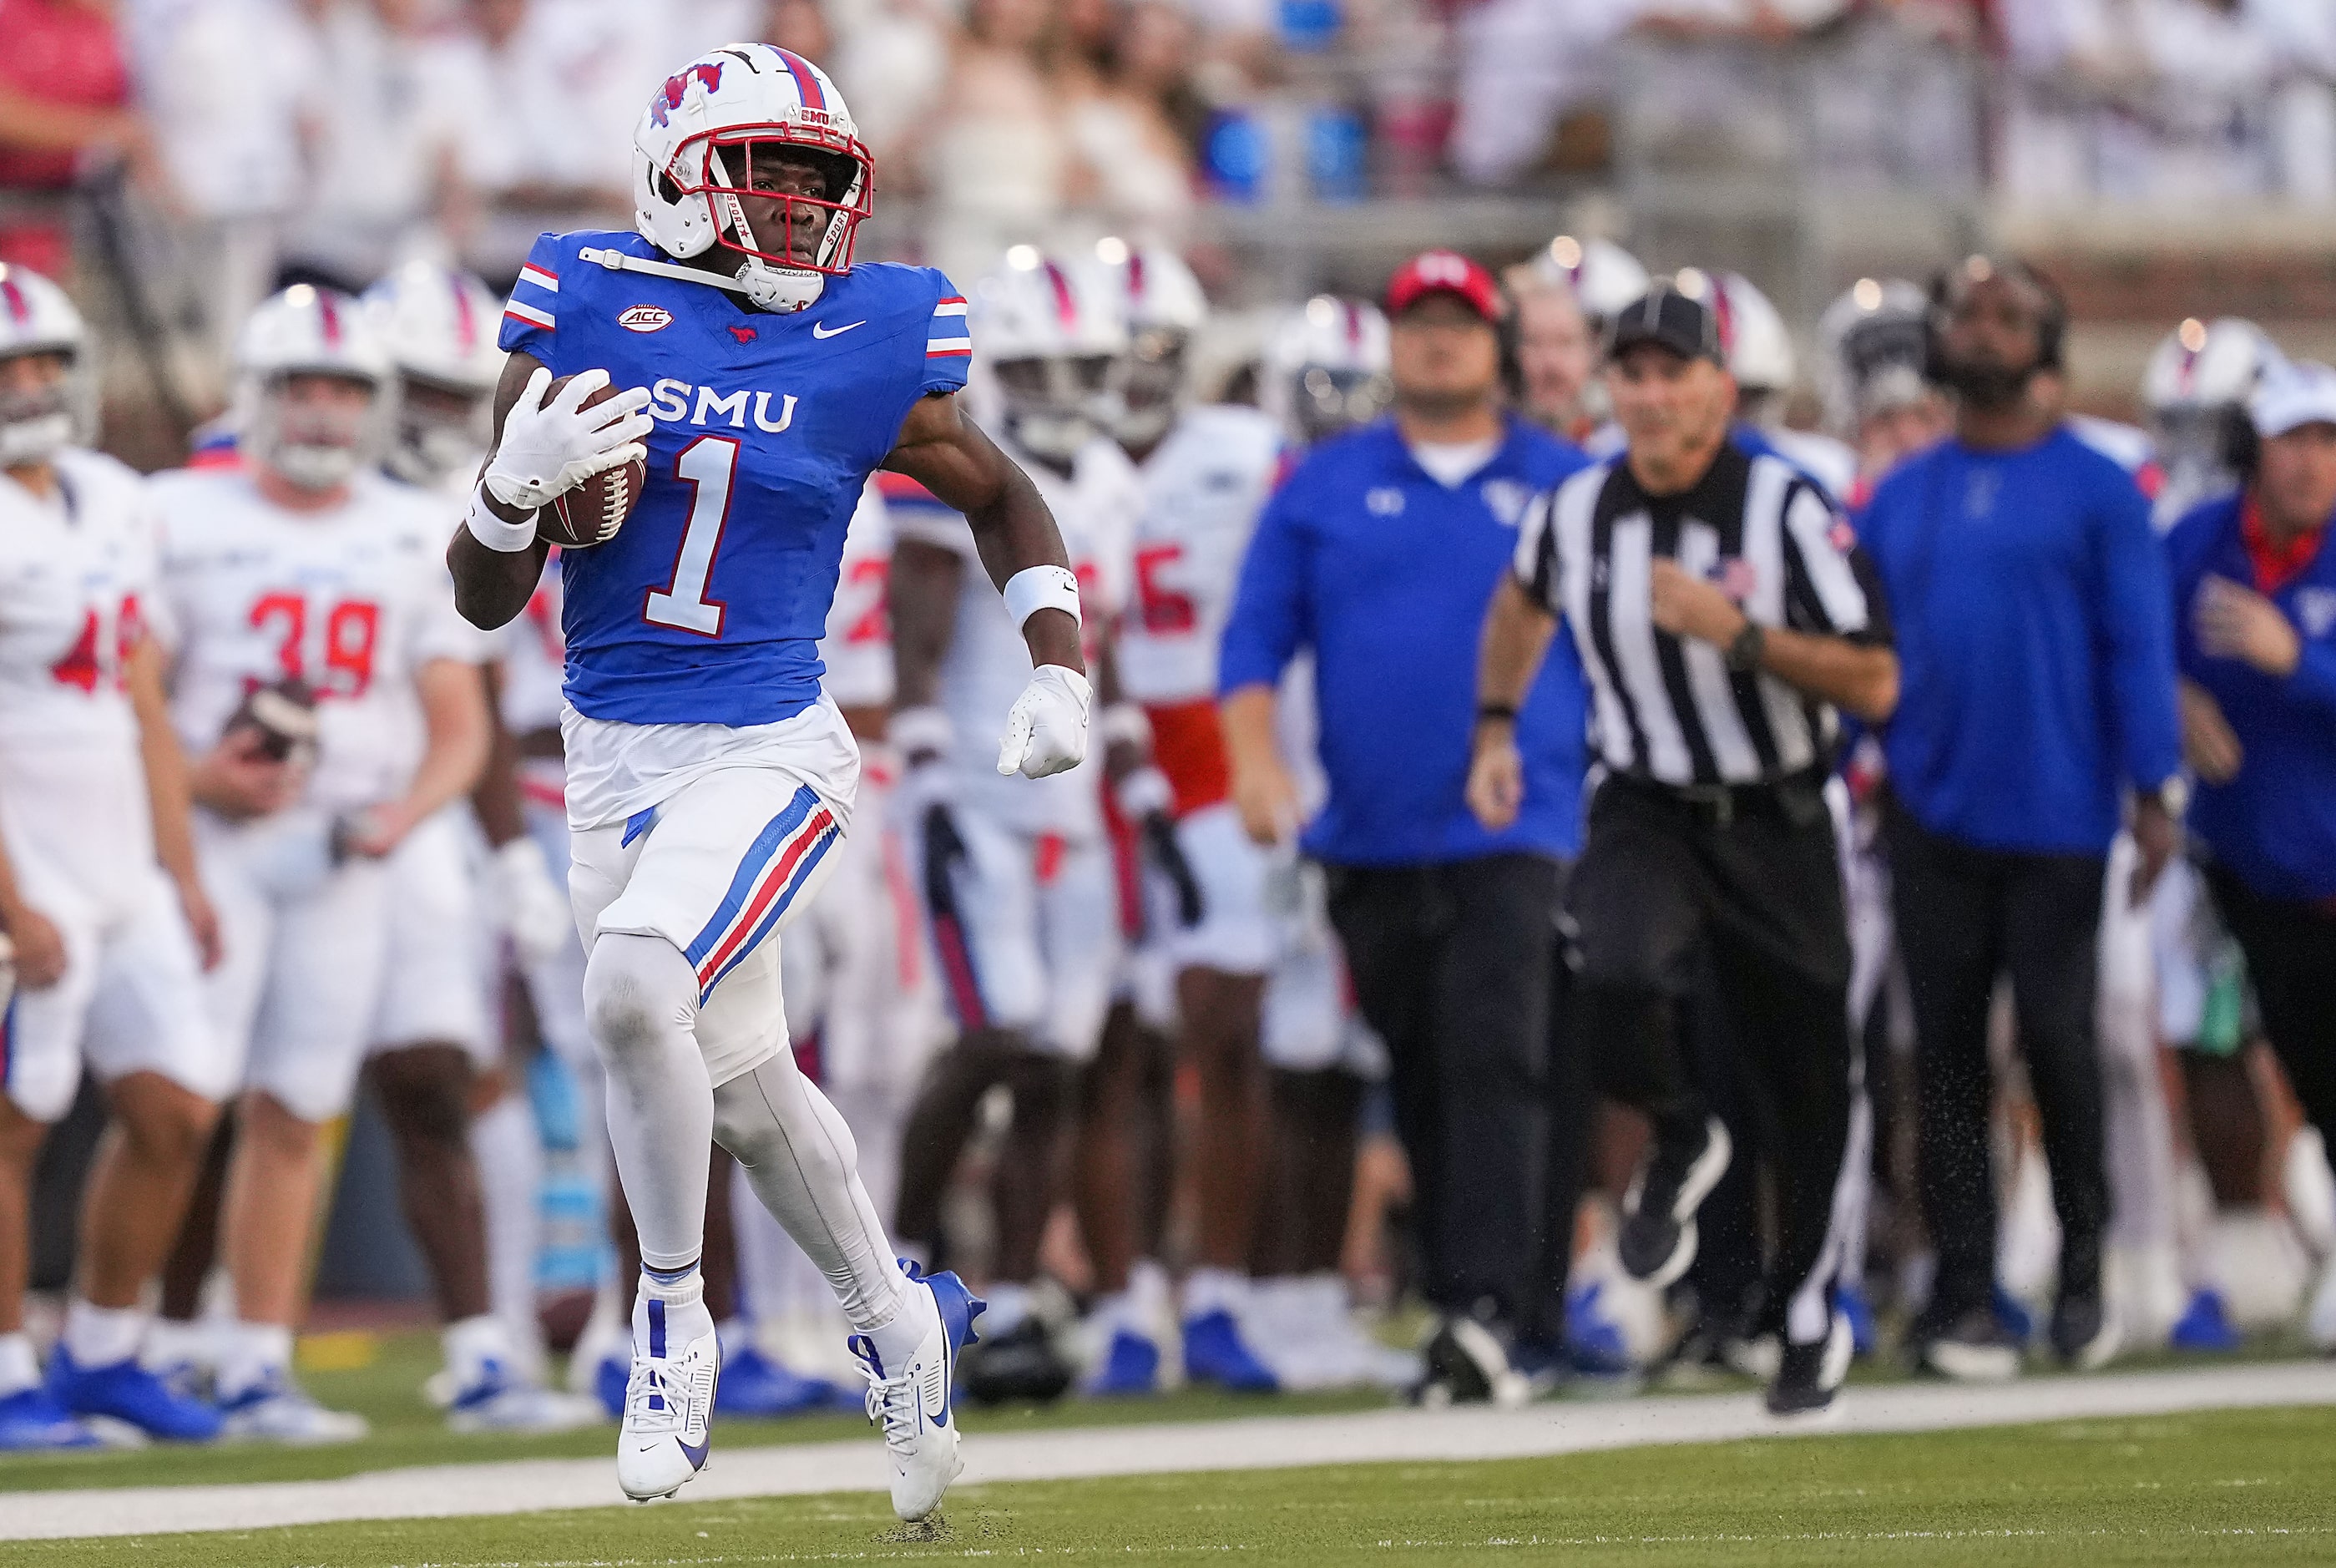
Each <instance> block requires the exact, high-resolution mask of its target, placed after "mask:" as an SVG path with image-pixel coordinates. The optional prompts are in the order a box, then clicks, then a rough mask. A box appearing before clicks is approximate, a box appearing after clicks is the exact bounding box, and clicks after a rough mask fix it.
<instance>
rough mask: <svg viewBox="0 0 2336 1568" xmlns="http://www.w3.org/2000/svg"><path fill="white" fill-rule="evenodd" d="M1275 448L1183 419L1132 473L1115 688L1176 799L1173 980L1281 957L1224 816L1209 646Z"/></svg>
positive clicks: (1243, 425) (1250, 428)
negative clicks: (1135, 496) (1140, 503)
mask: <svg viewBox="0 0 2336 1568" xmlns="http://www.w3.org/2000/svg"><path fill="white" fill-rule="evenodd" d="M1282 445H1283V441H1282V434H1281V427H1280V425H1279V424H1276V423H1275V422H1274V421H1273V420H1271V419H1269V418H1267V417H1266V416H1265V415H1264V414H1260V413H1259V412H1258V411H1257V410H1255V409H1253V408H1241V407H1237V406H1232V405H1222V406H1212V407H1203V408H1195V409H1192V410H1189V411H1188V412H1186V413H1185V414H1184V415H1183V417H1182V418H1180V419H1178V420H1177V422H1176V425H1175V428H1174V429H1173V430H1171V431H1170V432H1169V433H1168V437H1167V439H1166V440H1164V441H1163V442H1162V443H1160V445H1159V447H1158V449H1157V450H1155V451H1154V452H1153V453H1152V455H1151V456H1150V457H1148V458H1146V459H1145V460H1144V470H1143V473H1144V511H1143V512H1142V514H1141V515H1140V517H1139V518H1138V520H1137V522H1136V526H1135V543H1134V579H1135V593H1134V604H1133V605H1132V606H1131V607H1130V608H1129V610H1128V613H1127V616H1126V618H1124V620H1123V621H1122V623H1121V626H1120V632H1119V678H1120V685H1121V687H1123V688H1124V691H1125V693H1126V695H1127V696H1128V697H1129V699H1130V700H1132V701H1134V702H1139V703H1142V704H1143V705H1144V711H1145V712H1146V713H1147V714H1148V715H1149V716H1150V717H1151V720H1152V745H1153V760H1154V761H1155V763H1156V764H1157V765H1158V766H1159V768H1160V771H1161V772H1162V773H1163V774H1165V775H1167V779H1168V782H1169V784H1170V785H1171V787H1173V789H1174V791H1175V794H1176V800H1175V813H1176V837H1177V842H1178V845H1179V847H1181V848H1182V849H1183V853H1184V860H1185V862H1186V863H1187V864H1188V865H1190V866H1191V867H1192V875H1193V878H1194V880H1195V881H1198V882H1199V883H1200V886H1201V905H1202V916H1201V920H1200V923H1199V924H1197V925H1195V926H1193V927H1192V928H1190V929H1189V930H1185V929H1181V928H1177V927H1175V926H1174V923H1173V920H1172V921H1171V922H1170V923H1169V924H1170V930H1172V931H1173V935H1172V936H1171V937H1170V939H1169V943H1168V948H1169V952H1170V955H1171V957H1172V959H1173V962H1174V963H1175V965H1176V967H1177V968H1179V969H1191V968H1201V969H1220V970H1222V971H1224V972H1226V973H1228V974H1249V975H1254V974H1262V973H1264V972H1265V971H1266V970H1268V969H1271V968H1272V967H1273V964H1274V961H1275V959H1276V958H1277V956H1278V955H1279V954H1280V950H1281V947H1282V945H1283V933H1282V932H1281V930H1280V929H1279V925H1278V922H1277V921H1276V920H1273V919H1272V918H1271V917H1270V916H1269V914H1268V913H1267V911H1266V901H1265V884H1266V878H1267V872H1268V856H1267V854H1266V852H1264V851H1263V850H1260V848H1259V847H1258V846H1257V845H1255V844H1253V843H1251V842H1250V839H1249V835H1248V834H1247V833H1244V832H1243V831H1242V829H1241V818H1240V815H1239V813H1236V812H1235V811H1234V809H1233V806H1232V803H1231V769H1230V767H1229V765H1228V764H1227V761H1226V757H1225V746H1224V740H1223V737H1222V733H1221V732H1220V731H1219V729H1218V727H1217V646H1218V644H1219V643H1220V642H1221V641H1222V638H1223V636H1224V628H1225V620H1226V618H1227V617H1229V616H1230V615H1231V613H1232V602H1233V590H1234V589H1235V587H1236V586H1237V585H1238V583H1239V581H1240V579H1241V558H1242V557H1243V555H1245V554H1246V553H1247V552H1248V550H1249V539H1250V534H1251V531H1252V530H1254V529H1255V528H1256V526H1257V518H1258V513H1259V512H1260V511H1262V510H1264V507H1265V502H1266V498H1267V496H1268V495H1269V494H1270V492H1271V491H1272V488H1273V482H1274V478H1275V475H1276V474H1277V473H1278V472H1279V471H1280V464H1281V453H1282Z"/></svg>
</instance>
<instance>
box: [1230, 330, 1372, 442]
mask: <svg viewBox="0 0 2336 1568" xmlns="http://www.w3.org/2000/svg"><path fill="white" fill-rule="evenodd" d="M1393 395H1394V391H1393V388H1392V387H1391V386H1390V385H1389V384H1388V381H1387V317H1385V316H1383V315H1381V314H1380V313H1379V308H1378V307H1377V306H1376V305H1372V304H1370V303H1368V301H1365V300H1360V299H1346V298H1341V297H1338V296H1337V295H1332V294H1318V295H1316V296H1315V297H1313V298H1311V299H1309V300H1308V301H1307V302H1306V303H1305V304H1303V305H1301V306H1299V307H1296V308H1295V309H1292V310H1290V312H1288V313H1287V314H1286V315H1284V316H1283V317H1281V319H1280V321H1279V322H1278V323H1276V324H1275V326H1274V329H1273V334H1272V336H1270V338H1269V339H1267V342H1266V349H1265V366H1264V375H1263V376H1262V378H1261V379H1260V382H1259V384H1258V402H1259V404H1260V405H1261V406H1262V407H1263V408H1264V409H1265V411H1266V413H1268V414H1271V415H1273V417H1274V418H1275V419H1276V420H1278V421H1279V422H1280V424H1281V427H1282V429H1284V430H1286V431H1288V432H1289V433H1290V436H1291V438H1292V439H1294V440H1296V441H1299V442H1302V443H1305V444H1307V445H1309V446H1310V445H1312V444H1313V443H1316V442H1318V441H1322V440H1325V439H1327V438H1328V437H1329V436H1333V435H1336V434H1338V433H1339V432H1340V431H1342V430H1350V429H1352V428H1354V427H1355V426H1356V425H1358V424H1369V423H1370V422H1371V421H1372V420H1374V419H1377V417H1378V416H1379V415H1380V414H1382V413H1384V412H1386V409H1387V404H1388V402H1389V401H1390V400H1391V398H1392V397H1393Z"/></svg>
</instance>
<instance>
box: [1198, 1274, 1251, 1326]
mask: <svg viewBox="0 0 2336 1568" xmlns="http://www.w3.org/2000/svg"><path fill="white" fill-rule="evenodd" d="M1248 1303H1249V1276H1248V1275H1246V1274H1237V1273H1235V1272H1233V1271H1231V1269H1195V1270H1193V1271H1192V1272H1191V1273H1190V1274H1188V1275H1186V1276H1185V1278H1184V1318H1185V1320H1186V1321H1188V1322H1189V1321H1191V1320H1192V1319H1194V1318H1205V1317H1207V1316H1208V1315H1209V1314H1210V1313H1211V1312H1230V1313H1231V1314H1232V1315H1233V1316H1234V1317H1236V1318H1238V1317H1240V1316H1241V1309H1242V1308H1243V1307H1244V1306H1246V1305H1248Z"/></svg>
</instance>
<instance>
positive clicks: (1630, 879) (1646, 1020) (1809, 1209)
mask: <svg viewBox="0 0 2336 1568" xmlns="http://www.w3.org/2000/svg"><path fill="white" fill-rule="evenodd" d="M1738 798H1739V801H1743V800H1744V798H1745V797H1743V796H1741V795H1739V797H1738ZM1567 903H1568V907H1569V908H1570V909H1571V911H1572V916H1573V922H1574V925H1575V927H1576V929H1577V931H1578V937H1577V942H1578V951H1579V958H1580V964H1579V970H1578V972H1577V973H1576V975H1575V977H1574V987H1575V989H1574V1019H1575V1028H1576V1031H1577V1034H1578V1036H1579V1037H1580V1038H1581V1040H1582V1043H1583V1047H1584V1048H1585V1049H1586V1050H1588V1051H1590V1052H1591V1057H1592V1061H1593V1066H1594V1071H1595V1073H1596V1076H1597V1078H1598V1082H1599V1084H1600V1086H1601V1087H1602V1088H1603V1089H1604V1090H1605V1091H1606V1092H1607V1093H1608V1094H1611V1095H1612V1096H1614V1097H1616V1098H1617V1099H1620V1100H1623V1101H1625V1102H1627V1103H1629V1104H1630V1105H1637V1106H1639V1107H1640V1109H1642V1110H1644V1111H1645V1112H1646V1113H1647V1115H1648V1117H1649V1118H1650V1120H1651V1121H1652V1122H1653V1123H1654V1128H1655V1137H1656V1139H1657V1140H1658V1142H1659V1143H1661V1144H1666V1145H1668V1146H1671V1147H1677V1146H1679V1144H1683V1143H1687V1144H1691V1143H1693V1142H1694V1141H1696V1140H1697V1139H1698V1138H1700V1136H1701V1135H1702V1127H1703V1123H1704V1118H1705V1117H1706V1115H1708V1114H1709V1111H1708V1104H1709V1103H1708V1099H1707V1097H1706V1096H1705V1095H1704V1094H1703V1093H1702V1091H1701V1090H1700V1089H1699V1088H1698V1076H1697V1075H1696V1074H1695V1073H1694V1072H1692V1071H1690V1070H1689V1066H1688V1063H1687V1061H1686V1060H1685V1057H1684V1053H1683V1052H1682V1051H1681V1049H1680V1047H1679V1016H1680V1010H1681V1008H1682V1006H1683V1005H1684V1003H1685V1001H1686V999H1687V998H1688V997H1689V992H1690V989H1691V988H1692V987H1693V986H1694V984H1695V980H1696V977H1697V972H1698V971H1697V965H1696V960H1697V957H1698V952H1702V953H1704V954H1707V955H1708V959H1709V963H1710V969H1709V973H1710V976H1711V979H1712V981H1713V994H1714V999H1715V1001H1716V1004H1717V1005H1718V1006H1719V1007H1721V1008H1725V1010H1726V1018H1725V1025H1726V1028H1727V1031H1728V1037H1731V1038H1732V1039H1733V1040H1734V1042H1735V1047H1736V1050H1737V1053H1738V1060H1739V1065H1740V1066H1741V1068H1742V1069H1743V1071H1742V1073H1741V1075H1740V1078H1739V1081H1740V1082H1741V1083H1743V1084H1744V1085H1745V1086H1747V1088H1748V1089H1749V1091H1750V1093H1751V1095H1752V1096H1754V1097H1755V1098H1756V1099H1757V1101H1759V1102H1761V1104H1760V1109H1761V1111H1762V1113H1763V1115H1762V1118H1761V1119H1762V1122H1763V1125H1765V1126H1767V1127H1768V1128H1771V1129H1773V1131H1774V1143H1773V1146H1772V1147H1771V1148H1770V1149H1769V1151H1768V1154H1769V1158H1770V1161H1771V1164H1772V1167H1773V1171H1774V1176H1775V1182H1776V1199H1777V1227H1776V1231H1777V1234H1776V1257H1775V1259H1774V1261H1772V1263H1771V1265H1770V1267H1769V1271H1768V1290H1767V1302H1768V1306H1767V1320H1766V1321H1765V1322H1764V1323H1763V1324H1762V1325H1761V1326H1762V1327H1764V1328H1783V1329H1786V1331H1787V1332H1788V1333H1790V1334H1791V1335H1792V1337H1793V1338H1795V1339H1803V1340H1806V1339H1813V1338H1815V1337H1817V1336H1818V1335H1820V1334H1822V1333H1823V1332H1824V1331H1825V1323H1826V1318H1825V1315H1824V1308H1825V1291H1826V1290H1828V1289H1829V1287H1830V1286H1831V1284H1832V1269H1833V1267H1834V1259H1835V1254H1836V1252H1837V1249H1836V1248H1835V1247H1833V1246H1830V1245H1829V1244H1828V1241H1829V1237H1828V1232H1829V1231H1830V1229H1831V1226H1832V1217H1833V1198H1834V1188H1835V1184H1836V1183H1838V1181H1839V1180H1840V1176H1841V1162H1842V1154H1843V1150H1844V1144H1846V1142H1847V1140H1848V1136H1849V930H1848V924H1847V919H1846V917H1845V915H1844V912H1843V909H1842V891H1841V864H1840V862H1839V859H1838V858H1837V855H1836V852H1835V845H1834V835H1833V823H1832V821H1831V819H1830V818H1829V817H1828V816H1827V815H1826V814H1825V804H1824V801H1823V798H1822V797H1821V796H1820V795H1819V794H1817V793H1816V791H1815V788H1814V787H1805V786H1799V785H1794V786H1786V787H1785V788H1782V789H1779V790H1778V791H1775V792H1770V793H1769V794H1767V796H1766V798H1765V799H1759V800H1754V801H1750V802H1749V803H1745V804H1743V805H1741V806H1740V808H1739V810H1738V811H1737V813H1736V814H1735V815H1733V816H1732V818H1730V819H1729V820H1728V821H1725V822H1722V821H1717V820H1714V819H1712V818H1710V817H1708V816H1707V815H1704V814H1702V813H1698V811H1696V810H1695V809H1694V808H1692V807H1690V806H1689V805H1688V804H1686V803H1684V802H1682V801H1681V800H1680V799H1679V797H1678V796H1676V795H1675V794H1672V793H1671V792H1669V791H1668V790H1665V789H1663V788H1662V787H1661V786H1660V785H1653V784H1636V783H1633V782H1632V781H1630V780H1627V779H1620V778H1615V779H1609V780H1608V781H1606V783H1605V784H1602V785H1601V786H1600V788H1599V791H1598V794H1597V798H1596V799H1595V800H1594V801H1593V802H1592V803H1591V808H1590V840H1589V842H1588V844H1587V845H1586V846H1585V847H1584V849H1583V850H1582V862H1581V864H1580V865H1578V866H1577V867H1575V869H1574V873H1573V881H1572V891H1571V893H1570V895H1569V897H1568V900H1567ZM1744 1157H1745V1158H1747V1160H1748V1159H1749V1158H1750V1152H1749V1151H1748V1150H1747V1151H1746V1154H1745V1155H1744ZM1795 1309H1797V1310H1795ZM1788 1310H1790V1312H1791V1316H1790V1318H1789V1319H1788V1318H1787V1312H1788Z"/></svg>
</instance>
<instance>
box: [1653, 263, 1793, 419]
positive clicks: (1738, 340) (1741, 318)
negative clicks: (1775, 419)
mask: <svg viewBox="0 0 2336 1568" xmlns="http://www.w3.org/2000/svg"><path fill="white" fill-rule="evenodd" d="M1676 282H1677V283H1678V286H1679V292H1680V293H1681V294H1684V295H1686V296H1687V297H1689V298H1690V299H1700V300H1702V301H1703V302H1704V303H1705V304H1707V305H1708V306H1710V307H1711V310H1712V314H1713V315H1715V316H1717V317H1718V318H1719V344H1720V346H1721V347H1722V348H1723V349H1725V350H1726V351H1727V354H1728V374H1729V375H1733V376H1734V377H1735V378H1736V385H1737V386H1739V387H1741V388H1743V389H1744V391H1745V392H1746V393H1747V394H1750V395H1755V396H1757V394H1761V393H1764V392H1783V391H1785V390H1786V389H1787V388H1789V387H1790V386H1791V385H1793V335H1792V334H1791V333H1789V332H1787V331H1786V330H1785V318H1784V317H1782V316H1780V315H1778V314H1777V312H1776V307H1775V306H1774V305H1771V304H1769V303H1768V297H1767V295H1765V294H1763V293H1761V292H1760V291H1759V290H1758V289H1757V288H1756V287H1753V286H1752V280H1751V279H1750V278H1747V277H1745V276H1744V275H1743V274H1742V273H1740V272H1705V271H1703V270H1701V269H1700V268H1693V267H1683V268H1680V269H1679V277H1678V278H1677V279H1676Z"/></svg>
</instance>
